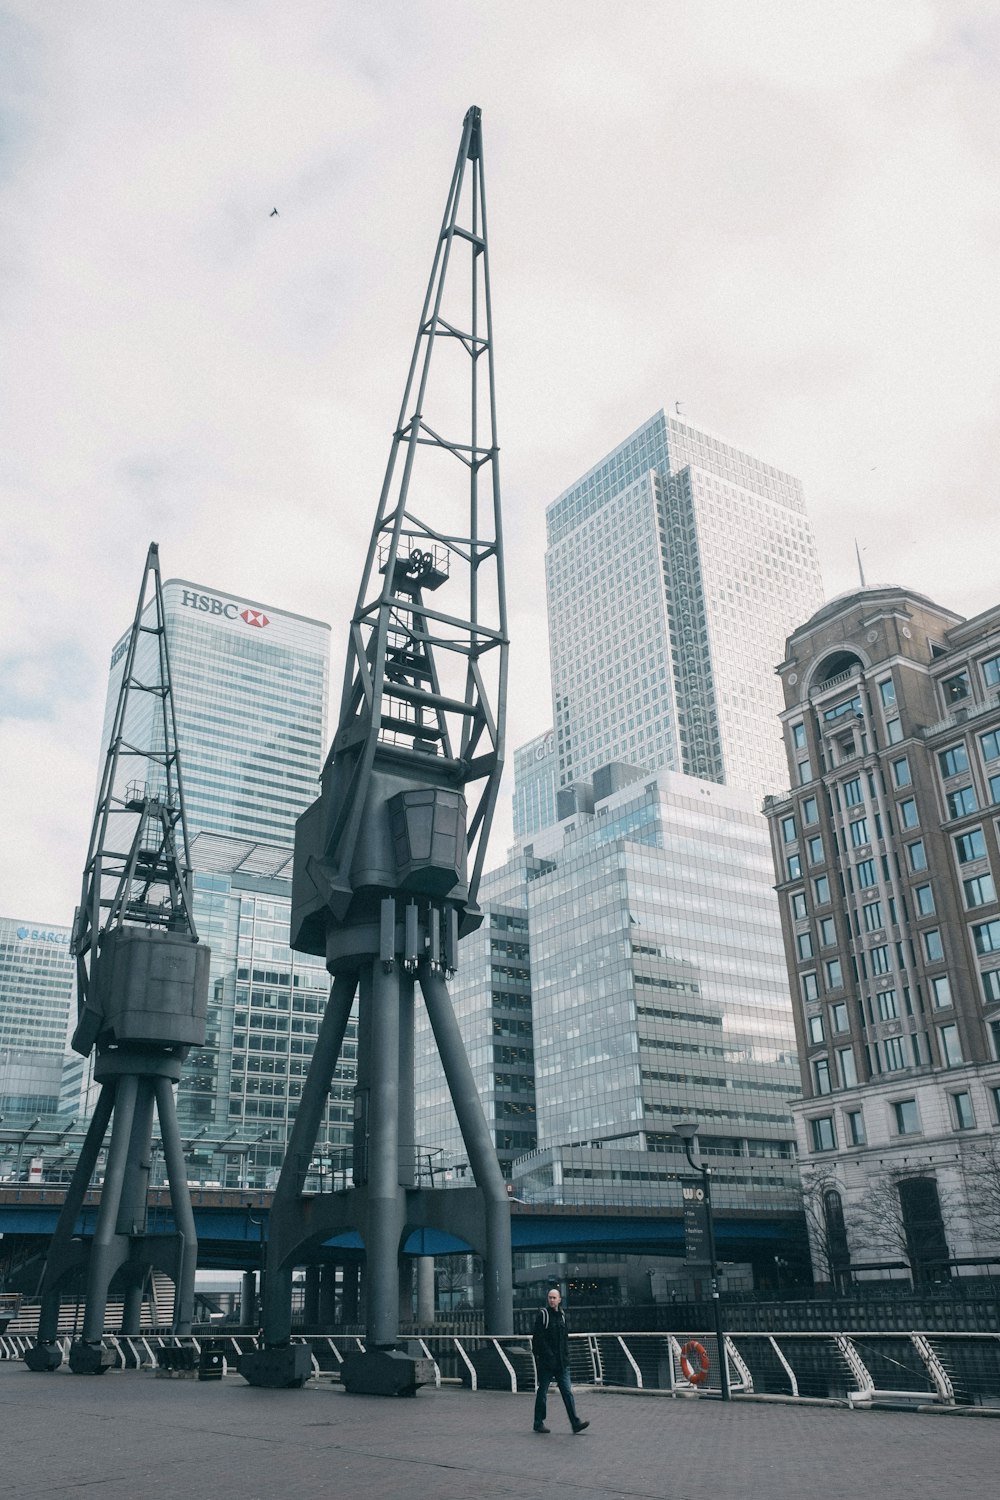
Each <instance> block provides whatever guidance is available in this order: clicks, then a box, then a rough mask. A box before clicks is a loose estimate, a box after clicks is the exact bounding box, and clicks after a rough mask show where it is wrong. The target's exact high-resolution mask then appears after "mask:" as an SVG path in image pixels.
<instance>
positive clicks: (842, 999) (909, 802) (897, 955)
mask: <svg viewBox="0 0 1000 1500" xmlns="http://www.w3.org/2000/svg"><path fill="white" fill-rule="evenodd" d="M778 672H779V676H780V678H781V681H782V684H783V688H784V698H785V709H784V712H783V714H782V723H783V730H784V738H785V746H786V750H787V755H788V763H789V768H790V776H791V780H792V783H793V786H792V789H791V790H790V791H788V792H785V793H783V794H781V795H780V796H776V797H769V798H768V799H767V800H766V803H765V812H766V814H767V816H768V819H769V822H770V825H771V836H772V843H773V850H774V859H775V869H776V872H777V876H778V884H777V890H778V893H779V899H780V903H781V911H782V925H783V931H784V940H785V950H786V957H787V963H788V972H789V976H790V979H791V985H792V993H793V1000H794V1009H795V1024H796V1030H797V1035H798V1043H799V1055H800V1059H801V1068H802V1091H803V1098H802V1101H801V1103H798V1104H796V1105H794V1106H793V1111H794V1113H795V1117H796V1124H797V1130H798V1136H799V1149H800V1153H801V1162H802V1173H803V1185H804V1189H805V1196H806V1207H807V1216H808V1219H809V1222H810V1234H811V1238H812V1245H813V1258H814V1270H815V1272H816V1275H817V1278H818V1279H820V1280H824V1281H826V1280H831V1279H832V1280H843V1279H844V1278H845V1277H847V1276H848V1275H861V1276H865V1275H872V1274H885V1272H886V1271H888V1270H890V1269H891V1268H894V1269H895V1272H896V1274H906V1270H907V1268H908V1269H909V1270H910V1271H911V1272H912V1274H913V1275H914V1277H915V1278H917V1279H927V1278H930V1279H937V1278H941V1277H945V1276H949V1275H953V1274H961V1273H964V1274H973V1275H974V1274H983V1273H985V1271H986V1270H987V1263H988V1262H990V1261H991V1260H992V1261H993V1264H994V1270H996V1269H997V1268H998V1266H1000V906H998V904H997V880H998V879H1000V858H998V847H1000V845H998V837H1000V833H998V830H1000V607H997V608H996V609H993V610H989V611H987V612H986V613H985V614H982V615H979V616H978V617H976V618H975V619H973V620H963V619H962V618H961V617H960V616H958V615H956V614H953V613H952V612H951V611H949V610H946V609H943V608H941V607H940V606H939V605H936V604H934V603H932V602H931V600H929V599H926V598H924V597H923V596H921V595H919V594H915V593H913V592H911V591H909V590H906V589H902V588H871V589H862V590H860V591H859V592H857V593H852V594H848V595H845V596H842V597H841V598H838V599H835V600H833V601H832V602H831V603H829V604H826V605H824V606H823V608H821V609H820V610H818V611H817V612H816V614H814V615H813V616H812V618H811V619H810V620H808V621H807V622H806V624H804V625H803V626H802V627H801V628H800V629H798V630H796V631H795V632H794V634H793V635H792V636H790V637H789V640H788V645H787V653H786V659H785V660H784V661H783V662H782V663H781V665H780V667H779V668H778ZM876 1267H878V1268H881V1270H876V1269H875V1268H876Z"/></svg>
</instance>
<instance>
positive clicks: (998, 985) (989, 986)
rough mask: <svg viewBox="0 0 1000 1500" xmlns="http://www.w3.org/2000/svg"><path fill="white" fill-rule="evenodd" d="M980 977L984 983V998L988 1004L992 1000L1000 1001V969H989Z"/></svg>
mask: <svg viewBox="0 0 1000 1500" xmlns="http://www.w3.org/2000/svg"><path fill="white" fill-rule="evenodd" d="M980 977H981V979H982V981H983V996H984V998H985V1000H986V1002H987V1004H989V1002H990V1001H991V1000H1000V969H987V970H986V971H985V972H984V973H983V974H982V975H981V976H980Z"/></svg>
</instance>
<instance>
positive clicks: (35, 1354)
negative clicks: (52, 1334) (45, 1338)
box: [24, 1344, 63, 1375]
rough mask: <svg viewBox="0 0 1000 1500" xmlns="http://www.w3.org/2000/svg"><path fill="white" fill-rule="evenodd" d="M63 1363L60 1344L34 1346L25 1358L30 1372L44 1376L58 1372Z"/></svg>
mask: <svg viewBox="0 0 1000 1500" xmlns="http://www.w3.org/2000/svg"><path fill="white" fill-rule="evenodd" d="M62 1362H63V1357H62V1350H61V1349H60V1347H59V1345H58V1344H32V1346H31V1348H30V1349H29V1350H28V1351H27V1353H26V1354H25V1356H24V1363H25V1364H26V1365H27V1366H28V1369H29V1370H34V1371H36V1372H37V1373H40V1374H44V1375H49V1374H51V1373H52V1371H53V1370H58V1369H59V1366H60V1365H61V1364H62Z"/></svg>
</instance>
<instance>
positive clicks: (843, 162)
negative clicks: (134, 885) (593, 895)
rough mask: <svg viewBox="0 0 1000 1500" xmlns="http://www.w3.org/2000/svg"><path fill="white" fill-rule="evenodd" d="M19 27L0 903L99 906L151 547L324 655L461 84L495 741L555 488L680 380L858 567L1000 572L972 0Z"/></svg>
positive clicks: (988, 175)
mask: <svg viewBox="0 0 1000 1500" xmlns="http://www.w3.org/2000/svg"><path fill="white" fill-rule="evenodd" d="M0 24H2V25H3V27H4V35H3V37H2V40H3V42H4V43H5V47H4V51H5V58H6V61H7V66H8V72H9V80H8V82H9V86H8V87H6V88H5V99H6V104H7V109H8V120H7V125H8V128H7V129H6V132H5V145H4V148H3V155H2V157H0V206H2V208H3V212H4V219H5V224H6V225H7V226H8V228H7V229H6V230H5V238H4V242H3V244H2V246H0V273H2V274H0V339H2V343H3V347H4V349H5V351H6V358H7V371H6V375H5V382H4V384H5V403H4V409H3V411H2V412H0V486H2V493H3V496H4V500H5V512H6V514H8V515H9V516H10V517H12V518H13V519H12V521H9V522H8V528H7V533H6V536H5V546H4V549H3V557H2V560H0V566H2V568H3V588H2V589H0V630H2V632H3V635H2V639H3V643H4V644H3V656H4V659H5V661H6V662H7V663H8V665H7V667H6V668H5V672H6V673H7V674H8V675H7V679H6V692H7V697H8V702H9V704H10V705H11V708H12V712H13V713H16V714H17V715H19V716H21V717H18V718H17V720H16V722H15V724H14V727H13V728H10V729H8V739H7V740H6V741H5V745H6V751H5V756H6V758H5V764H4V775H5V777H6V778H7V779H8V784H11V785H13V786H14V787H15V789H16V795H17V811H16V815H15V816H12V817H11V818H7V819H5V821H4V825H3V830H2V834H0V836H2V838H3V840H4V848H3V850H2V852H0V868H2V869H3V871H4V874H5V875H6V876H7V877H8V885H7V897H6V898H5V900H6V906H5V908H4V909H16V910H17V911H18V912H22V911H23V907H24V904H25V903H27V904H28V905H29V906H30V908H31V914H32V915H34V916H36V917H38V918H42V917H45V916H46V915H48V916H49V917H51V919H52V920H56V919H58V918H59V917H60V915H61V914H64V913H65V912H66V909H67V906H70V907H71V905H72V903H73V901H75V899H76V886H77V881H78V877H79V868H80V866H81V865H82V861H83V857H84V852H85V842H86V827H85V825H86V821H87V816H88V815H89V805H90V799H91V797H92V794H93V782H94V774H95V770H96V768H95V767H94V766H93V755H94V748H95V746H96V743H97V739H98V735H99V728H100V715H101V711H102V707H103V695H104V678H105V673H106V664H107V658H108V653H109V650H110V646H111V644H112V642H113V640H114V639H115V637H116V636H117V635H118V634H119V633H120V631H121V629H122V628H123V626H124V624H125V623H126V622H127V620H128V618H129V617H130V614H131V610H132V607H133V601H134V595H135V592H136V589H137V587H138V582H139V577H140V573H141V567H142V561H143V558H144V556H145V550H146V546H147V544H148V542H149V541H150V540H151V539H155V540H157V541H159V542H160V545H161V556H162V559H163V566H164V570H165V572H166V573H167V574H168V575H170V574H175V575H183V576H187V577H192V578H195V579H201V580H204V581H207V582H212V583H215V584H216V585H218V586H223V587H226V588H229V589H231V590H232V591H233V592H238V593H242V594H246V595H248V596H251V597H256V598H260V599H262V600H264V601H265V602H272V603H274V604H277V605H281V606H283V607H286V608H289V609H293V610H297V611H299V612H301V613H304V614H309V615H314V616H318V617H320V618H326V619H330V620H331V621H332V622H333V625H334V633H333V640H334V675H333V681H334V683H335V691H336V690H337V688H336V685H337V684H339V677H338V673H339V665H340V660H341V655H342V651H343V641H344V638H345V635H346V620H347V617H348V615H349V612H350V609H351V606H352V604H353V597H354V593H355V591H356V587H357V582H358V577H359V574H360V568H361V560H362V555H363V550H364V546H365V543H366V540H367V532H368V528H369V526H370V521H371V517H372V516H373V514H374V505H375V498H376V496H377V493H378V488H379V484H380V482H381V476H382V470H383V467H384V464H385V459H386V454H387V450H388V443H389V437H390V434H391V430H392V426H393V424H394V422H395V418H396V411H397V407H398V402H399V397H400V393H401V389H402V383H403V377H404V372H405V366H406V362H407V360H408V357H409V352H410V348H411V344H412V339H413V334H414V331H415V326H416V320H417V315H418V311H419V305H420V299H421V297H422V294H423V288H424V284H425V280H426V276H427V272H428V269H429V263H430V256H431V251H432V248H433V243H434V236H435V234H436V230H437V226H438V223H439V221H440V214H441V210H442V207H443V202H444V196H445V190H446V187H447V181H448V177H449V174H450V170H451V165H452V161H453V154H454V151H455V148H456V145H457V140H458V134H459V128H460V124H461V120H462V116H463V114H464V111H465V109H466V107H467V106H468V105H469V104H470V103H472V102H476V103H478V104H480V105H482V106H483V108H484V121H485V131H486V146H487V155H486V166H487V187H488V194H489V202H490V230H491V247H492V254H493V286H494V307H495V315H496V334H497V373H498V397H499V409H500V439H501V444H502V449H503V454H502V468H503V479H504V485H505V496H506V505H507V518H506V536H507V545H508V578H509V581H510V588H511V596H512V597H511V622H512V631H513V636H514V642H513V648H512V666H513V671H512V678H511V684H512V685H511V705H510V726H511V739H512V743H517V742H518V741H519V740H520V739H522V738H525V737H527V736H528V735H530V734H531V733H533V732H535V731H537V730H539V729H541V728H544V727H545V725H546V723H547V722H548V718H549V714H548V704H547V691H548V684H547V667H546V663H545V654H544V582H543V571H542V564H541V553H542V550H543V548H544V522H543V512H544V506H545V504H546V502H547V501H548V500H549V499H551V498H552V497H553V496H554V495H555V494H556V493H557V492H558V491H559V490H560V489H562V488H563V487H564V486H565V485H566V484H568V483H569V482H570V481H571V480H573V479H574V478H575V477H576V476H577V475H578V474H579V473H580V472H582V471H583V470H584V469H585V468H587V467H589V465H590V464H591V463H592V462H593V461H594V460H595V459H597V458H598V457H599V456H600V455H601V454H602V453H603V452H605V451H606V450H607V448H608V447H609V446H611V445H612V444H613V443H615V442H617V441H619V440H620V438H621V437H622V436H623V435H624V434H625V433H627V432H628V431H631V430H632V429H633V428H634V427H636V426H637V425H638V424H639V423H640V422H641V421H642V420H644V419H645V418H646V417H647V416H648V415H650V414H651V412H652V411H654V410H655V409H656V408H657V407H658V406H659V405H661V404H664V403H668V402H671V401H673V400H674V399H676V398H680V399H682V400H683V401H684V402H685V411H686V412H687V413H688V414H689V415H690V417H691V419H692V420H693V421H695V422H699V421H700V422H702V423H704V424H705V425H706V426H708V427H711V428H713V429H714V430H717V431H722V432H727V433H729V434H731V436H732V437H733V439H734V440H736V441H739V442H743V443H745V444H746V445H747V446H749V447H750V448H751V449H753V450H755V451H758V452H760V453H761V454H762V455H764V456H766V457H769V458H772V459H773V460H774V461H776V462H778V463H783V464H785V465H786V466H787V467H789V468H791V469H792V470H793V471H795V472H797V473H799V474H800V475H801V476H802V478H803V479H804V481H805V484H806V491H807V497H808V500H809V502H810V507H811V511H812V514H813V518H814V522H815V525H816V529H817V534H818V537H819V540H820V546H821V554H822V557H823V560H824V564H825V570H826V577H827V583H828V586H829V587H830V589H831V592H835V591H837V590H838V589H841V588H844V587H847V586H849V585H850V583H851V582H852V579H853V577H854V566H855V565H854V553H853V538H854V536H855V534H857V535H858V536H859V538H860V540H861V543H862V545H864V546H866V547H867V552H866V554H865V557H866V565H867V566H869V568H870V573H871V575H872V576H881V577H892V578H894V579H896V580H897V581H900V582H905V583H910V584H912V585H913V586H914V587H917V588H919V589H921V590H922V591H924V592H925V593H928V594H930V595H931V596H932V597H938V598H940V600H941V602H942V603H945V604H949V605H951V606H952V607H955V608H958V609H960V610H962V611H963V612H967V613H971V612H974V611H975V610H978V609H981V608H984V607H985V606H986V605H988V604H990V603H993V602H995V599H996V586H995V581H994V578H995V572H994V569H993V565H992V550H993V549H992V548H991V547H990V546H989V545H988V544H989V541H990V540H991V539H992V536H993V534H994V530H995V519H994V517H995V509H996V498H995V480H994V477H993V474H994V467H995V453H996V448H997V441H996V440H997V436H998V433H997V426H998V419H997V407H998V403H997V396H998V392H997V377H996V373H995V371H996V360H995V350H996V347H997V344H998V341H1000V340H998V335H1000V300H998V291H997V283H996V275H995V265H996V253H997V247H998V241H1000V222H998V211H997V206H996V201H995V191H994V184H995V178H996V168H997V159H998V154H1000V123H998V120H997V116H996V110H995V97H996V89H997V73H998V71H1000V66H998V46H997V41H998V33H997V26H996V18H995V14H993V13H992V7H991V6H989V5H986V4H982V3H973V0H969V3H967V4H952V3H948V4H943V3H942V4H936V3H935V4H932V3H930V0H924V3H921V0H898V3H895V0H880V4H879V5H877V6H873V5H870V4H866V3H862V0H857V3H850V0H842V3H841V4H840V5H838V6H830V5H828V4H826V3H821V0H808V3H803V0H766V3H764V0H762V3H759V4H756V5H754V6H747V5H744V4H742V3H736V0H732V3H722V0H718V3H716V0H699V3H695V0H689V3H685V0H676V3H671V4H663V5H660V4H655V5H654V4H640V3H635V0H626V3H624V4H621V5H618V6H615V7H607V6H606V5H604V4H597V3H589V4H588V3H581V0H575V3H563V0H550V3H547V4H546V5H544V6H539V5H537V4H534V3H529V0H508V3H505V4H504V5H503V6H496V5H494V4H470V3H468V0H462V3H458V0H437V3H430V0H427V3H423V0H408V3H403V0H395V3H383V4H380V5H378V6H358V5H357V4H356V3H350V4H346V3H341V4H330V3H320V0H312V3H308V0H304V3H299V4H296V5H295V6H294V7H291V8H287V7H277V6H274V5H273V4H270V3H265V0H258V3H247V4H241V5H239V6H233V5H231V4H227V3H222V0H198V3H194V0H176V3H174V4H172V5H171V6H169V7H152V8H151V7H141V8H136V7H135V6H133V5H130V4H127V3H125V0H104V3H96V4H93V5H90V6H87V7H80V6H78V5H76V4H71V3H66V0H54V3H51V4H47V5H45V6H38V5H36V4H34V3H29V0H17V3H14V4H8V6H7V10H6V14H5V18H4V20H3V22H2V23H0ZM275 206H277V207H278V209H279V214H278V216H277V217H275V218H272V217H271V214H270V211H271V209H272V207H275ZM33 704H37V705H38V706H37V707H34V706H33ZM25 715H26V717H24V716H25ZM53 785H55V786H57V787H58V789H59V790H58V791H57V792H54V791H53ZM60 830H61V831H60ZM500 842H502V837H501V838H500V839H499V840H498V844H499V843H500ZM10 881H14V884H13V885H11V884H10V883H9V882H10ZM22 896H23V900H22V899H20V898H21V897H22Z"/></svg>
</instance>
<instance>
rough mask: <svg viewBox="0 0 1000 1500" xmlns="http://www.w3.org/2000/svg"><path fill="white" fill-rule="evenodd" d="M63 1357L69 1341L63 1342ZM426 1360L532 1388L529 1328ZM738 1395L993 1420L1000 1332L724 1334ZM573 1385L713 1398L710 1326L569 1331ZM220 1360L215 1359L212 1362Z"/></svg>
mask: <svg viewBox="0 0 1000 1500" xmlns="http://www.w3.org/2000/svg"><path fill="white" fill-rule="evenodd" d="M32 1342H33V1341H32V1340H31V1339H30V1338H29V1337H27V1336H25V1335H22V1334H14V1335H12V1334H4V1335H0V1359H3V1360H20V1359H23V1357H24V1354H25V1352H26V1351H27V1349H28V1348H29V1347H30V1346H31V1343H32ZM58 1342H59V1346H60V1348H61V1350H62V1353H63V1357H64V1359H65V1358H68V1355H69V1347H70V1342H71V1341H70V1339H69V1338H65V1337H63V1338H60V1339H59V1341H58ZM104 1342H105V1345H106V1346H107V1347H108V1348H109V1349H111V1350H112V1351H113V1352H114V1354H115V1355H116V1365H117V1368H118V1369H122V1370H138V1369H153V1368H156V1367H157V1366H160V1365H162V1366H163V1367H164V1368H166V1367H167V1366H168V1365H169V1364H171V1363H173V1364H176V1363H177V1361H176V1360H171V1359H170V1356H169V1355H166V1356H162V1357H161V1351H162V1350H176V1349H178V1348H187V1347H190V1348H192V1349H193V1351H194V1353H195V1363H196V1364H197V1365H199V1366H200V1365H203V1364H204V1360H203V1358H202V1354H203V1351H209V1352H211V1353H212V1354H213V1355H217V1356H221V1357H222V1361H223V1363H222V1370H223V1372H224V1373H229V1374H234V1373H236V1371H237V1366H238V1362H239V1357H240V1355H241V1354H244V1353H246V1352H247V1351H249V1350H251V1349H255V1348H256V1347H257V1339H256V1337H254V1336H253V1335H251V1334H238V1333H231V1334H213V1335H211V1336H205V1337H202V1338H199V1337H197V1336H188V1337H177V1336H175V1335H157V1334H142V1335H132V1336H126V1335H123V1334H106V1335H105V1339H104ZM304 1342H305V1343H307V1344H308V1345H309V1348H310V1351H311V1354H312V1365H313V1375H314V1377H315V1378H316V1379H318V1380H324V1379H325V1380H334V1381H335V1380H338V1379H339V1372H340V1366H341V1365H342V1363H343V1360H344V1355H345V1354H346V1353H348V1352H353V1351H355V1350H363V1349H364V1347H365V1341H364V1339H363V1338H362V1337H361V1336H355V1335H345V1334H313V1335H310V1336H308V1337H307V1338H306V1339H305V1340H304ZM407 1343H408V1345H409V1346H410V1347H411V1348H413V1352H414V1353H416V1352H417V1351H418V1350H419V1352H420V1353H421V1354H423V1355H424V1357H425V1358H427V1359H429V1360H430V1361H431V1363H432V1366H433V1369H434V1382H435V1385H437V1386H442V1385H464V1386H465V1387H467V1388H468V1389H470V1390H472V1391H476V1390H487V1389H488V1390H506V1391H511V1392H525V1391H534V1389H535V1373H534V1362H533V1360H532V1358H531V1340H530V1339H529V1338H528V1337H526V1336H524V1335H520V1336H518V1335H513V1336H510V1337H504V1338H490V1337H488V1336H486V1335H466V1334H422V1335H420V1336H417V1337H414V1338H412V1339H409V1340H407ZM724 1350H725V1358H726V1361H727V1368H728V1372H729V1383H730V1387H731V1390H732V1393H733V1398H734V1399H735V1400H741V1399H743V1400H745V1399H757V1400H784V1401H809V1402H821V1403H831V1404H836V1405H840V1406H848V1407H872V1406H880V1405H881V1406H886V1405H888V1406H896V1407H898V1406H909V1407H916V1408H918V1409H919V1408H921V1407H936V1408H940V1409H949V1408H951V1409H955V1410H959V1409H962V1408H965V1409H968V1408H969V1407H978V1408H981V1409H983V1410H984V1411H993V1412H995V1413H996V1414H997V1415H998V1416H1000V1334H997V1333H937V1332H910V1333H865V1334H857V1333H852V1334H847V1333H837V1332H834V1331H825V1332H821V1333H816V1332H810V1333H783V1332H782V1333H737V1334H731V1335H728V1336H727V1337H726V1338H725V1340H724ZM570 1362H571V1373H572V1376H573V1382H574V1384H575V1385H577V1386H580V1387H584V1388H587V1387H589V1388H591V1389H602V1388H603V1389H605V1390H617V1391H623V1390H634V1391H645V1392H648V1393H652V1394H659V1395H664V1396H674V1397H680V1396H693V1395H696V1394H697V1395H709V1396H714V1395H718V1394H719V1393H720V1379H719V1376H720V1368H719V1351H718V1346H717V1342H716V1338H715V1335H714V1333H712V1334H709V1333H705V1332H700V1333H699V1332H692V1333H690V1334H683V1333H576V1334H571V1335H570ZM216 1363H218V1362H216Z"/></svg>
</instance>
